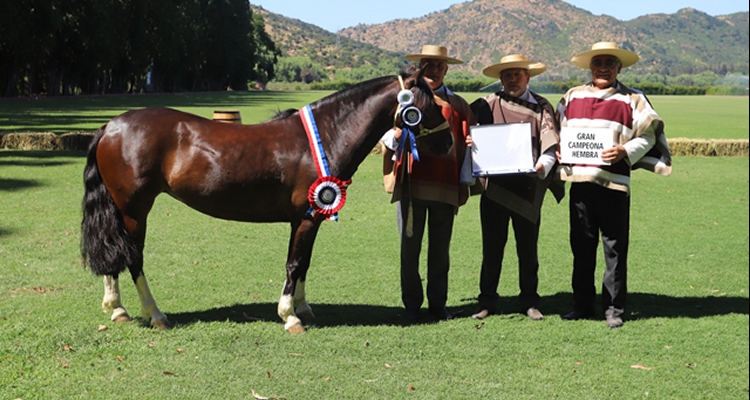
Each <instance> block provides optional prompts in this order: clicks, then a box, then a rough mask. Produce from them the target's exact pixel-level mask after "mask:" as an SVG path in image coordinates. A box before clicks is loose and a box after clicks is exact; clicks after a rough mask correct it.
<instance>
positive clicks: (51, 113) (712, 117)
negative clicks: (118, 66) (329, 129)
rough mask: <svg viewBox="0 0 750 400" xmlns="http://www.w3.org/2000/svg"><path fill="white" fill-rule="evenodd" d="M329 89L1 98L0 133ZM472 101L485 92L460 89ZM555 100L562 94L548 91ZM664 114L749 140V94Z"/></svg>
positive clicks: (268, 113) (669, 103)
mask: <svg viewBox="0 0 750 400" xmlns="http://www.w3.org/2000/svg"><path fill="white" fill-rule="evenodd" d="M331 93H332V92H328V91H299V92H297V91H294V92H291V91H290V92H283V91H280V92H214V93H197V94H196V93H189V94H152V95H128V96H89V97H71V98H48V99H39V100H15V99H14V100H0V133H9V132H54V133H60V134H62V133H67V132H93V131H95V130H96V129H97V128H98V127H100V126H101V125H103V124H104V123H106V122H107V121H108V120H109V119H110V118H112V117H114V116H116V115H119V114H121V113H123V112H125V111H127V110H130V109H134V108H143V107H154V106H161V107H172V108H176V109H179V110H183V111H187V112H191V113H194V114H197V115H201V116H204V117H206V118H211V116H212V114H213V112H214V111H215V110H223V109H235V110H239V111H240V113H241V115H242V121H243V123H246V124H250V123H258V122H261V121H265V120H267V119H269V118H271V117H272V116H273V115H274V113H275V112H276V111H278V110H284V109H287V108H299V107H302V106H304V105H305V104H308V103H311V102H314V101H316V100H318V99H320V98H322V97H324V96H326V95H329V94H331ZM461 95H462V96H463V97H464V98H465V99H466V100H467V101H469V102H471V101H473V100H475V99H477V98H479V97H482V96H484V95H486V94H485V93H461ZM545 97H547V98H548V99H549V100H550V101H551V102H552V103H553V104H557V101H558V100H559V98H560V97H561V95H558V94H552V95H545ZM650 99H651V101H652V102H653V104H654V107H655V108H656V110H657V111H658V112H659V114H660V115H661V116H662V118H664V120H665V123H666V132H667V137H669V138H678V137H681V138H688V139H748V137H749V136H750V135H749V134H748V97H732V96H652V97H650Z"/></svg>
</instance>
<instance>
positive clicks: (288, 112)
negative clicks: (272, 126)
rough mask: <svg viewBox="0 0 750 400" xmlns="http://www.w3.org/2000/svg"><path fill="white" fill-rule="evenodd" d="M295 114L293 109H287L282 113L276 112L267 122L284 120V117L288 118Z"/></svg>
mask: <svg viewBox="0 0 750 400" xmlns="http://www.w3.org/2000/svg"><path fill="white" fill-rule="evenodd" d="M296 112H297V110H296V109H294V108H287V109H286V110H284V111H281V110H278V111H276V114H275V115H274V116H273V117H271V119H269V121H275V120H277V119H284V118H286V117H288V116H290V115H292V114H294V113H296Z"/></svg>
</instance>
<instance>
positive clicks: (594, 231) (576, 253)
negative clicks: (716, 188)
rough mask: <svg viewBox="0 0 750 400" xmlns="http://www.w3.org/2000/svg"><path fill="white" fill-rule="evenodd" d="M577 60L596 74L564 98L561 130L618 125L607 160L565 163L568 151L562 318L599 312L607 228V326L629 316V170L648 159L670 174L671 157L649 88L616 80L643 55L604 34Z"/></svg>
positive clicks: (644, 164) (647, 163)
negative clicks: (566, 280) (568, 299)
mask: <svg viewBox="0 0 750 400" xmlns="http://www.w3.org/2000/svg"><path fill="white" fill-rule="evenodd" d="M572 61H573V64H575V65H576V66H578V67H581V68H585V69H589V70H590V71H591V79H592V80H591V82H590V83H588V84H586V85H583V86H578V87H574V88H572V89H570V90H568V92H567V93H566V94H565V96H564V97H563V98H562V100H560V103H559V104H558V107H557V113H558V118H559V120H560V126H561V137H563V138H566V137H567V136H566V135H567V132H580V131H584V130H586V129H588V128H603V129H606V130H608V131H607V132H609V131H611V132H612V137H613V138H614V140H613V146H612V147H609V148H604V149H603V150H601V154H600V158H601V162H602V163H598V162H597V163H593V162H592V163H591V164H585V163H566V160H564V159H562V160H561V163H564V164H562V165H561V166H560V168H559V169H558V171H559V173H560V178H561V179H562V180H564V181H569V182H572V184H571V187H570V193H569V195H570V197H569V198H570V247H571V249H572V251H573V279H572V284H573V298H574V303H575V306H574V309H573V311H572V312H571V313H569V314H566V315H564V316H563V319H567V320H577V319H581V318H591V317H593V316H594V315H595V309H594V307H595V306H594V304H595V302H596V286H595V284H594V280H595V278H594V272H595V269H596V252H597V247H598V244H599V234H600V233H601V243H602V246H603V249H604V261H605V264H606V270H605V272H604V279H603V282H602V286H603V288H602V307H603V309H604V317H605V320H606V324H607V326H608V327H610V328H617V327H620V326H622V324H623V314H624V312H625V305H626V298H627V292H628V288H627V272H628V243H629V229H630V175H631V173H630V171H631V170H632V169H635V168H641V167H643V168H646V169H649V170H651V171H652V172H656V173H659V174H662V175H665V176H666V175H669V173H670V172H671V159H670V155H669V148H668V146H667V141H666V138H665V136H664V122H663V121H662V119H661V118H660V117H659V115H658V114H657V113H656V111H654V109H653V108H652V106H651V104H650V103H649V101H648V99H647V98H646V96H644V95H643V93H641V92H639V91H636V90H634V89H631V88H629V87H627V86H625V85H623V84H622V83H621V82H619V81H618V80H617V75H618V74H619V73H620V71H621V69H622V68H626V67H629V66H631V65H633V64H635V63H636V62H637V61H638V55H636V54H635V53H634V52H632V51H629V50H625V49H622V48H620V47H619V46H618V45H617V44H616V43H614V42H599V43H596V44H594V45H593V46H592V47H591V50H589V51H584V52H582V53H580V54H578V55H576V56H575V57H573V60H572ZM566 130H567V131H566ZM607 135H609V133H607ZM608 137H609V136H608ZM566 140H567V139H564V140H561V147H562V148H563V149H564V148H565V146H573V143H574V142H572V141H571V142H566ZM592 164H593V165H592Z"/></svg>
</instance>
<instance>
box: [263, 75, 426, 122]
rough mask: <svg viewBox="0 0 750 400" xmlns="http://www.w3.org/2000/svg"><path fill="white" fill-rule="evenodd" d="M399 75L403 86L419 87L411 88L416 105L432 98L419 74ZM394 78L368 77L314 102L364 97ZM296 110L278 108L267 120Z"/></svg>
mask: <svg viewBox="0 0 750 400" xmlns="http://www.w3.org/2000/svg"><path fill="white" fill-rule="evenodd" d="M399 75H400V76H401V78H402V79H403V80H404V84H405V86H407V87H409V86H412V87H417V88H419V90H413V92H414V103H415V104H416V105H418V106H423V105H425V104H427V103H428V102H429V101H431V100H432V89H430V86H429V85H428V84H427V82H426V81H425V80H424V79H422V77H421V75H419V76H418V77H417V78H415V79H411V74H409V73H408V72H406V71H403V70H402V71H401V72H400V73H399ZM394 79H397V77H394V76H393V75H389V76H381V77H379V78H374V79H370V80H368V81H364V82H361V83H358V84H356V85H353V86H350V87H348V88H346V89H343V90H340V91H338V92H335V93H333V94H331V95H329V96H326V97H324V98H322V99H320V100H318V101H317V102H316V103H318V105H321V106H322V105H325V104H327V103H340V102H341V101H342V100H346V99H349V98H350V97H352V96H355V97H356V95H358V94H361V96H362V97H363V98H364V97H366V96H369V95H371V94H372V93H374V92H375V91H376V90H377V89H379V88H381V87H383V86H386V85H388V84H390V83H391V82H393V81H394ZM411 81H414V82H411ZM394 101H395V99H394ZM297 111H298V110H297V109H294V108H289V109H286V110H278V111H276V114H275V115H274V116H273V117H271V119H270V120H269V121H274V120H278V119H284V118H286V117H289V116H291V115H292V114H294V113H295V112H297Z"/></svg>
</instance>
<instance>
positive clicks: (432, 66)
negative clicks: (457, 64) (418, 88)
mask: <svg viewBox="0 0 750 400" xmlns="http://www.w3.org/2000/svg"><path fill="white" fill-rule="evenodd" d="M419 69H423V70H425V72H424V80H425V81H427V84H428V85H430V89H432V90H435V89H437V88H439V87H440V85H442V84H443V79H445V74H446V73H447V72H448V63H447V62H445V60H438V59H434V58H423V59H422V60H420V61H419Z"/></svg>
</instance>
